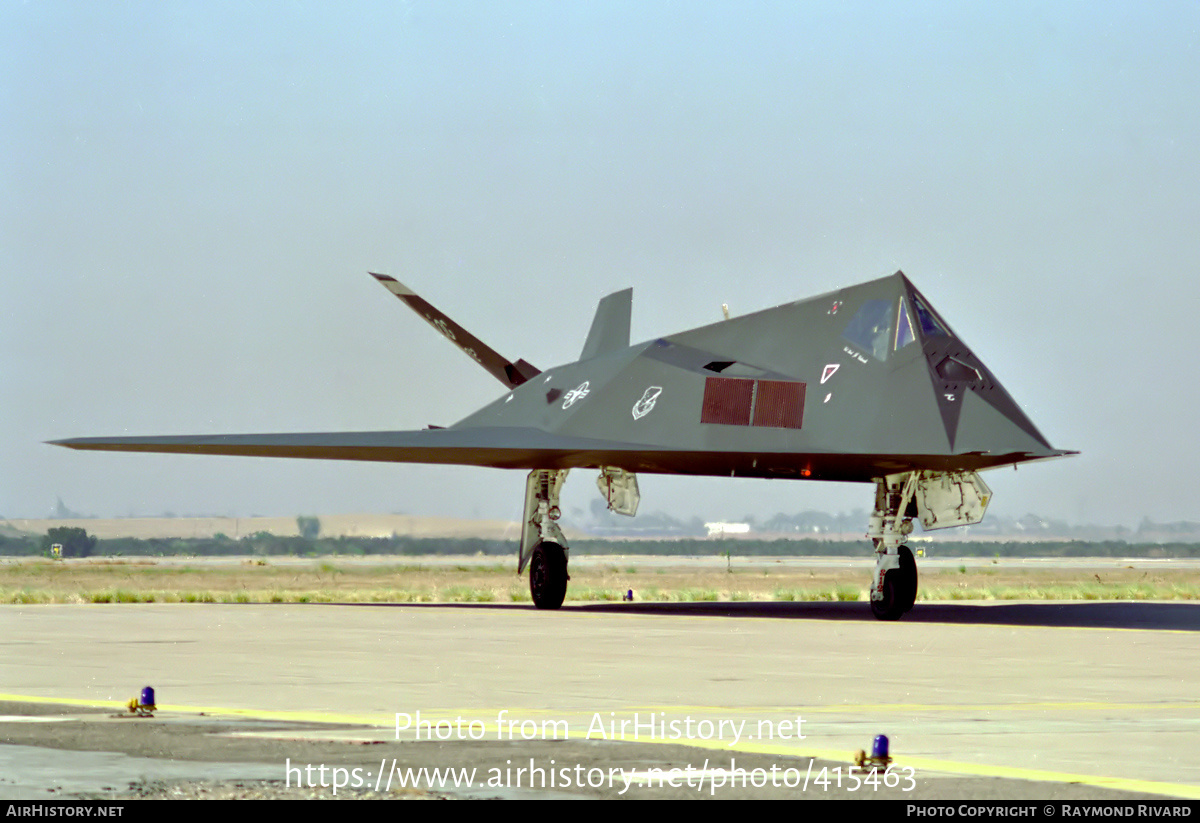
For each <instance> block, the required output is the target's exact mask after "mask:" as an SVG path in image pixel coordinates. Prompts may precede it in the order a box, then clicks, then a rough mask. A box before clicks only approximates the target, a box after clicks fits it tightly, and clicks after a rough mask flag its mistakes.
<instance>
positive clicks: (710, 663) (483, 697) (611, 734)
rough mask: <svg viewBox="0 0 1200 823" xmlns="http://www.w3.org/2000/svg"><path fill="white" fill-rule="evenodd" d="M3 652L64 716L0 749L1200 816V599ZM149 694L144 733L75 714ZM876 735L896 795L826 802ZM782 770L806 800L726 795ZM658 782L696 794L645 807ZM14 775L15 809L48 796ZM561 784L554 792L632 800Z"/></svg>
mask: <svg viewBox="0 0 1200 823" xmlns="http://www.w3.org/2000/svg"><path fill="white" fill-rule="evenodd" d="M0 648H2V649H3V652H2V654H3V660H4V664H3V666H2V667H0V701H11V704H10V705H7V706H6V707H4V711H3V713H4V714H9V715H12V714H30V713H42V714H50V715H53V714H55V713H58V714H64V713H65V714H64V716H65V717H68V718H74V719H67V720H63V721H61V722H40V723H32V722H27V721H26V720H21V719H17V718H12V717H0V742H3V743H10V744H21V745H34V746H54V747H62V748H67V749H78V750H83V749H87V750H99V751H123V752H126V753H128V754H132V755H138V756H143V757H145V756H150V757H155V758H158V759H159V760H164V759H168V760H169V759H174V760H181V759H204V760H225V761H230V762H243V763H244V762H247V761H254V762H256V763H258V764H259V766H262V767H263V768H265V769H266V770H267V771H268V772H269V771H270V769H271V768H275V769H276V770H277V774H278V778H277V779H283V777H284V771H285V763H287V762H289V761H290V763H291V764H292V765H296V763H298V762H303V763H313V764H319V763H323V764H327V765H330V766H331V767H332V766H335V765H336V766H343V767H345V768H347V769H349V768H350V766H351V765H353V764H356V763H357V764H360V765H362V764H365V765H363V768H364V769H368V767H369V769H368V770H369V771H370V772H371V773H372V774H374V773H376V772H382V771H383V768H385V767H387V768H390V765H389V766H385V761H387V758H392V757H394V756H400V757H401V759H403V760H404V762H405V763H407V764H408V765H409V766H413V767H420V766H422V765H427V766H429V767H433V766H452V767H455V768H457V767H459V766H467V765H471V764H474V765H476V766H478V767H479V768H480V777H482V776H484V775H485V774H486V772H485V771H484V770H485V769H488V768H501V769H503V768H505V767H508V768H510V769H511V768H517V767H518V766H521V765H526V766H532V767H533V768H535V769H536V768H544V769H566V768H569V769H574V772H573V773H572V774H571V775H563V776H564V777H570V778H571V779H572V781H575V782H578V781H579V780H580V778H581V775H584V773H585V772H586V770H587V769H609V770H611V769H613V768H618V769H624V770H627V771H626V772H625V773H626V774H635V775H638V777H635V783H634V784H633V789H632V791H628V792H627V793H626V794H624V795H623V796H644V797H645V796H650V797H656V796H673V795H672V794H671V793H672V792H678V793H681V794H680V796H689V792H690V795H691V796H700V795H701V794H702V795H703V796H708V795H709V794H710V793H713V794H717V795H718V796H725V797H735V796H746V797H767V796H799V795H801V794H802V795H803V796H808V797H814V798H821V797H832V796H838V797H847V796H855V795H856V794H857V795H858V796H862V794H864V793H869V794H872V795H873V796H888V797H924V798H949V799H965V798H966V797H968V796H969V797H997V798H998V797H1029V798H1049V797H1051V796H1052V795H1053V796H1054V797H1068V796H1069V797H1077V798H1101V797H1114V796H1117V795H1113V794H1110V792H1111V791H1120V792H1133V793H1136V794H1139V795H1166V796H1173V797H1189V798H1193V799H1195V798H1200V746H1197V745H1196V741H1197V740H1200V693H1198V692H1197V688H1196V684H1197V679H1196V673H1197V672H1200V605H1196V604H1190V603H1128V602H1123V603H1072V604H1047V603H1028V604H1025V603H1004V604H979V603H920V604H918V606H917V608H916V609H915V610H914V611H913V612H912V613H911V615H909V617H908V618H906V619H905V620H903V621H900V622H897V623H883V622H878V621H876V620H874V619H873V618H872V617H871V615H870V611H869V609H868V608H867V607H866V605H865V604H862V603H770V604H755V603H723V604H605V605H588V606H567V607H565V608H563V609H562V610H561V611H559V612H549V613H548V612H538V611H536V610H535V609H533V608H531V607H529V606H527V605H520V606H494V605H478V606H476V605H448V606H428V605H408V604H406V605H294V604H286V605H285V604H280V605H215V604H187V605H184V604H170V605H166V604H164V605H158V604H154V605H141V604H123V605H87V606H84V605H79V606H51V605H39V606H29V607H24V606H3V607H0ZM147 684H149V685H152V686H153V687H154V688H155V689H156V692H157V699H158V703H159V706H160V711H159V712H158V715H157V717H156V718H155V719H154V720H114V719H111V718H110V717H109V715H110V714H111V713H112V711H111V708H110V709H109V710H107V711H105V712H95V711H92V710H90V709H89V707H94V706H101V705H102V706H108V707H116V706H117V705H118V704H120V703H124V702H125V701H127V700H128V699H129V698H130V697H133V696H134V695H135V694H137V692H138V690H139V689H140V688H141V687H142V686H144V685H147ZM48 701H65V702H66V703H67V706H66V708H61V709H60V708H57V707H54V706H51V705H50V704H49V702H48ZM201 712H204V713H206V715H204V716H203V717H201V715H200V713H201ZM418 712H419V718H418ZM397 714H399V715H400V716H401V717H400V719H399V721H397ZM228 717H234V718H237V719H235V720H234V721H232V722H231V721H227V720H220V724H224V725H220V724H218V719H219V718H228ZM421 721H424V722H425V723H427V724H429V725H422V726H418V723H419V722H421ZM139 724H145V725H139ZM150 724H154V728H155V729H156V731H154V732H150V731H148V730H149V729H151V725H150ZM214 724H216V725H214ZM313 724H319V725H313ZM332 724H336V725H332ZM398 724H399V725H400V726H404V727H405V728H403V729H402V730H401V731H400V735H399V736H400V738H401V742H400V743H397V742H396V736H397V732H396V729H397V725H398ZM418 728H420V729H421V730H422V731H421V732H416V731H415V730H416V729H418ZM189 729H190V730H191V731H189ZM232 732H242V733H245V732H250V733H252V735H251V736H250V737H247V736H245V735H243V736H241V737H230V736H229V735H230V733H232ZM176 733H178V734H179V735H180V737H178V738H177V739H176V738H172V740H175V741H176V742H175V743H173V744H172V746H165V745H163V744H162V742H161V739H159V738H154V740H158V742H157V743H154V742H153V741H152V740H151V738H153V736H154V735H159V734H176ZM881 733H882V734H887V735H888V736H889V737H890V739H891V748H892V754H893V756H894V757H895V760H896V763H895V767H896V770H897V771H896V773H897V774H899V775H900V776H901V778H902V780H900V781H898V785H895V786H891V787H882V786H881V787H879V788H876V789H871V788H869V787H865V786H859V787H856V788H855V789H853V790H850V789H849V786H848V784H847V785H843V786H842V787H841V789H839V790H836V791H835V790H834V788H835V787H834V786H833V785H832V782H831V781H832V778H833V776H834V772H833V769H836V768H841V769H842V770H843V771H842V772H841V773H840V774H839V777H843V776H844V775H846V774H847V773H848V772H846V771H845V770H846V769H847V767H848V765H849V761H850V759H851V757H852V753H853V752H854V751H855V750H857V749H869V748H870V745H871V740H872V738H873V737H874V736H875V735H877V734H881ZM187 734H191V735H192V736H191V737H186V735H187ZM417 734H420V736H421V737H422V739H424V738H428V737H434V738H442V740H440V741H439V740H435V741H434V742H429V743H425V742H422V743H419V744H414V743H412V742H410V741H412V740H413V739H414V736H416V735H417ZM476 736H478V738H479V739H473V738H475V737H476ZM564 738H565V739H564ZM614 738H616V739H614ZM622 738H623V742H622ZM635 738H636V739H635ZM164 739H165V738H164ZM247 740H253V741H254V747H253V748H252V749H251V748H242V749H239V748H238V746H241V745H243V743H244V742H245V741H247ZM344 740H356V741H363V740H371V741H377V742H378V745H377V746H375V747H363V746H353V747H350V746H348V745H347V744H346V743H345V742H337V741H344ZM186 741H190V742H186ZM246 745H248V744H246ZM156 746H157V748H156ZM314 746H315V747H316V748H314ZM106 747H107V748H106ZM173 747H174V748H173ZM684 747H686V748H684ZM5 748H6V747H3V746H0V750H3V749H5ZM381 753H383V754H382V756H381ZM397 753H398V754H397ZM312 758H317V759H312ZM813 758H817V760H815V761H813V760H812V759H813ZM531 760H532V761H534V762H533V763H530V762H529V761H531ZM705 761H707V765H706V766H705V767H704V769H706V770H707V771H705V772H704V773H706V774H708V775H709V777H708V781H709V782H708V783H707V784H704V783H703V781H704V778H703V777H702V776H701V774H702V764H704V763H705ZM0 762H3V761H2V760H0ZM9 762H12V761H11V760H10V761H9ZM17 762H18V763H20V762H26V763H28V762H29V761H28V760H27V759H26V760H24V761H22V759H21V758H17ZM59 762H60V763H61V762H64V761H61V760H60V761H59ZM506 762H507V766H506ZM551 763H553V764H554V765H553V767H552V766H551V765H550V764H551ZM372 764H373V765H372ZM772 764H774V765H775V767H776V772H775V775H776V776H786V777H787V778H788V779H789V780H791V781H792V782H793V783H795V782H796V781H797V780H798V776H800V775H803V776H804V777H805V779H806V787H805V788H803V789H802V788H800V787H799V786H797V785H791V784H789V785H783V786H782V787H781V786H779V785H776V786H770V785H768V786H765V787H755V786H742V787H741V789H740V790H739V791H734V790H733V789H732V788H731V789H726V788H725V785H724V781H725V780H727V779H729V778H736V777H737V775H738V771H737V770H738V769H739V768H746V769H749V768H760V769H762V770H763V774H764V775H765V774H768V773H769V771H770V768H771V765H772ZM810 764H813V765H812V766H811V767H810ZM576 766H580V767H581V768H583V769H584V772H581V771H579V770H578V769H575V767H576ZM656 766H657V767H661V768H671V767H676V768H679V769H685V768H687V767H690V769H691V771H688V772H686V774H687V775H688V777H689V778H692V777H695V778H696V779H697V780H700V782H701V783H702V785H701V786H700V787H699V788H690V787H689V788H680V787H678V786H676V787H669V786H657V787H656V786H655V785H654V784H653V780H650V782H649V783H647V782H646V779H645V778H646V775H648V774H651V775H652V774H653V773H652V770H653V768H654V767H656ZM11 768H16V769H17V770H18V772H19V773H18V774H17V775H16V777H13V778H12V779H9V778H5V780H0V793H3V792H4V791H8V793H9V796H18V797H24V796H26V795H25V794H23V792H27V791H29V787H30V786H36V785H38V783H39V781H43V782H44V780H45V779H48V778H43V777H39V776H38V775H39V774H41V773H35V772H34V771H33V766H32V765H29V766H28V767H26V766H15V767H11ZM247 768H248V767H247ZM255 768H258V766H256V767H255ZM788 769H792V770H793V771H792V772H788V771H787V770H788ZM822 769H824V770H825V776H826V779H827V781H830V782H827V783H826V784H825V786H824V787H821V786H820V785H818V784H814V783H813V782H812V779H813V778H814V777H819V776H820V774H821V770H822ZM22 770H24V771H23V772H22ZM6 771H7V770H6ZM364 773H365V772H364ZM246 774H247V776H250V771H249V770H247V772H246ZM347 774H349V772H347ZM257 775H258V772H255V773H254V776H257ZM909 775H911V781H910V779H909V777H908V776H909ZM17 778H19V779H17ZM501 779H502V780H503V779H507V780H508V783H507V784H506V785H507V786H508V787H512V785H513V784H512V775H511V774H510V775H508V777H507V778H501ZM544 779H545V778H544V777H543V780H544ZM780 779H782V777H780ZM637 780H641V781H642V782H640V783H638V782H637ZM718 781H720V782H721V783H722V785H721V786H720V787H717V786H716V783H717V782H718ZM1028 781H1038V782H1028ZM110 782H111V781H110ZM575 782H572V783H571V785H569V786H567V787H565V788H564V787H563V786H562V785H560V784H556V786H555V790H556V791H560V790H561V791H565V793H566V794H568V795H582V796H621V795H622V793H621V792H620V791H619V790H620V788H621V786H622V784H621V783H620V782H618V783H617V784H616V786H615V788H613V787H611V786H610V787H608V788H604V787H600V788H597V787H594V786H592V787H589V786H584V787H580V786H577V785H575ZM843 782H845V781H843ZM6 784H7V786H8V788H7V789H5V786H6ZM18 785H19V786H21V787H22V788H20V789H14V788H12V787H13V786H18ZM625 785H626V788H627V789H628V788H629V785H630V784H628V783H626V784H625ZM718 788H719V790H718ZM883 788H889V789H890V791H886V792H885V791H882V789H883ZM639 792H640V794H639ZM560 793H561V792H560ZM507 796H511V795H507Z"/></svg>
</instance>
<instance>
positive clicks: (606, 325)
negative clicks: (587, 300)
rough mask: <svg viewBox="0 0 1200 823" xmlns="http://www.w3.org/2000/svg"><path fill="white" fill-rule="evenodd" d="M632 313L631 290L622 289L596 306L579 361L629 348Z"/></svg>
mask: <svg viewBox="0 0 1200 823" xmlns="http://www.w3.org/2000/svg"><path fill="white" fill-rule="evenodd" d="M632 313H633V289H622V290H621V291H616V292H613V293H612V294H610V295H609V296H608V297H605V298H604V299H603V300H601V301H600V305H598V306H596V317H595V318H594V319H593V320H592V328H591V331H589V332H588V336H587V342H586V343H584V344H583V353H582V354H581V355H579V359H580V360H590V359H592V358H593V357H599V356H600V355H602V354H607V353H608V352H610V351H619V350H621V349H627V348H629V318H630V315H631V314H632Z"/></svg>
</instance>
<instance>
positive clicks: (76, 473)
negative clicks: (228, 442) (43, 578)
mask: <svg viewBox="0 0 1200 823" xmlns="http://www.w3.org/2000/svg"><path fill="white" fill-rule="evenodd" d="M1198 26H1200V5H1197V4H1195V3H1193V2H1179V3H1169V2H1163V3H1132V2H1126V3H1095V2H1087V3H1083V2H1079V3H1045V2H1026V3H1003V4H995V5H994V7H991V8H988V7H980V4H966V3H945V4H942V3H904V4H894V5H893V4H879V3H861V4H860V3H846V2H831V3H827V4H822V3H815V2H814V3H790V2H784V3H743V2H739V3H699V2H679V3H654V2H637V3H614V2H595V3H570V2H547V3H532V2H519V3H491V2H489V3H483V2H480V3H456V2H433V3H410V4H403V5H402V4H398V3H390V2H389V3H379V4H366V3H349V4H347V3H338V4H333V3H330V4H314V3H276V2H270V3H247V2H229V3H217V2H202V3H201V2H194V3H192V2H162V1H161V0H156V1H155V2H146V3H117V2H112V3H91V2H79V3H68V2H27V3H18V2H6V3H4V4H2V5H0V141H2V146H0V171H2V174H0V210H2V211H0V278H2V279H0V284H2V291H0V306H2V307H3V318H4V322H3V323H2V324H0V386H2V391H3V395H2V397H3V399H2V400H0V404H2V405H0V467H2V468H0V471H2V477H3V482H2V484H0V515H3V516H8V517H19V516H42V515H45V514H46V513H47V512H48V511H49V510H50V508H51V507H52V506H53V505H54V502H55V498H56V497H57V496H59V495H61V496H62V498H63V499H64V500H65V501H66V502H67V503H68V505H70V506H71V507H73V508H75V509H78V510H81V511H84V512H89V513H93V514H101V515H123V514H131V513H145V514H150V513H159V512H162V511H167V510H169V511H174V512H177V513H237V514H243V515H245V514H251V513H262V514H293V513H306V512H344V511H369V510H379V511H406V512H409V513H416V514H436V515H454V514H458V515H465V516H468V517H470V516H479V517H505V518H515V517H517V516H518V515H519V512H520V505H521V489H522V484H523V477H522V475H521V474H520V473H519V472H500V471H494V470H487V469H473V468H433V467H422V466H406V465H356V464H350V463H346V464H339V463H322V462H317V461H288V460H280V461H272V460H251V459H242V458H217V457H190V456H152V455H107V454H100V453H81V452H70V451H66V450H62V449H57V448H53V447H50V446H46V445H43V444H42V441H45V440H49V439H55V438H63V437H73V436H86V435H117V434H125V433H128V434H186V433H200V432H205V433H219V432H255V431H325V430H354V429H388V428H396V429H409V428H420V427H423V426H425V425H427V424H429V423H438V424H448V423H452V422H454V421H456V420H458V419H459V418H461V417H463V416H465V415H466V414H467V413H468V412H469V411H471V410H473V409H474V408H475V407H477V406H479V405H481V404H483V403H484V402H486V401H488V400H490V399H492V398H494V397H497V396H499V394H500V393H501V391H502V388H501V387H500V385H499V384H498V383H496V382H495V381H494V380H493V379H492V378H490V377H489V376H488V375H487V374H486V373H484V372H483V371H482V370H480V369H478V367H476V366H475V365H474V364H472V363H471V362H470V361H469V360H467V358H465V357H464V356H463V355H462V354H461V353H460V352H458V351H457V350H456V349H454V348H453V347H451V346H450V345H448V344H447V343H446V342H445V341H444V340H442V339H441V338H439V337H438V336H437V335H436V334H435V333H434V332H433V331H432V330H431V329H430V328H429V327H428V326H427V325H426V324H425V323H423V322H421V321H420V320H419V319H418V318H417V317H416V316H414V315H412V313H411V312H409V311H408V310H407V309H405V308H404V307H403V306H402V305H401V304H400V303H399V302H398V301H396V300H395V299H394V298H392V297H391V296H390V295H388V294H387V292H385V291H384V290H383V289H381V288H380V287H379V286H378V285H377V284H376V283H375V282H374V281H373V280H372V279H371V278H369V277H368V276H367V274H366V272H367V270H368V269H375V270H382V271H386V272H389V273H391V274H393V275H394V276H396V277H398V278H400V279H401V280H404V281H405V282H407V283H409V285H411V286H413V287H414V288H415V289H416V290H417V291H418V292H419V293H421V294H423V295H424V296H426V297H427V298H428V299H429V300H431V301H432V302H433V303H434V304H435V305H438V306H439V307H441V308H443V309H444V310H446V311H447V312H449V313H450V314H451V315H453V316H454V317H455V318H456V319H458V320H460V321H461V322H462V323H463V324H464V325H466V326H467V327H468V328H470V329H471V330H472V331H474V332H475V333H476V334H477V335H478V336H479V337H481V338H482V339H484V340H486V341H488V342H489V343H491V345H493V346H494V347H495V348H497V349H498V350H499V351H501V352H502V353H504V354H506V355H508V356H510V357H514V358H515V357H518V356H520V357H525V358H526V359H528V360H530V361H531V362H533V363H535V364H537V365H539V366H541V367H543V368H545V367H548V366H551V365H554V364H557V363H561V362H564V361H568V360H572V359H574V358H575V356H577V354H578V352H579V349H580V347H581V346H582V343H583V339H584V336H585V335H586V332H587V327H588V323H589V322H590V319H591V315H592V312H593V310H594V307H595V304H596V301H597V300H598V299H599V298H600V297H602V296H603V295H604V294H606V293H608V292H609V291H612V290H614V289H617V288H622V287H625V286H633V287H634V317H633V336H634V338H635V339H638V340H640V339H646V338H649V337H653V336H656V335H660V334H665V333H669V332H673V331H679V330H682V329H684V328H690V327H693V326H696V325H701V324H704V323H708V322H712V321H714V320H716V319H718V318H719V316H720V305H721V303H722V302H727V303H728V304H729V305H730V308H731V310H732V311H733V312H734V313H737V314H740V313H744V312H747V311H750V310H753V309H759V308H764V307H767V306H771V305H775V304H778V303H782V302H785V301H790V300H794V299H797V298H801V297H805V296H809V295H813V294H817V293H820V292H823V291H827V290H830V289H833V288H837V287H839V286H842V285H847V284H851V283H856V282H860V281H863V280H868V279H873V278H875V277H879V276H882V275H884V274H889V273H891V272H893V271H895V270H896V269H903V270H904V271H905V272H906V273H907V274H908V275H909V276H910V277H911V278H912V280H913V281H914V282H915V283H916V284H917V286H918V287H919V288H920V289H921V290H922V291H923V292H924V293H925V294H926V295H927V296H928V297H929V299H930V300H931V301H932V302H933V303H934V305H935V306H936V307H937V308H938V309H939V310H940V311H941V313H942V314H943V315H945V316H946V318H947V319H948V320H949V322H950V323H951V324H952V325H953V326H954V328H955V330H956V331H957V332H958V333H959V334H960V335H961V336H962V337H963V339H964V340H965V341H966V342H967V343H968V345H970V346H971V347H972V348H973V349H974V350H975V351H976V352H977V353H978V354H979V355H980V357H981V358H982V359H983V361H984V362H985V363H987V364H988V366H989V367H990V368H991V369H992V370H993V371H994V372H995V373H996V374H997V376H998V377H999V378H1000V380H1001V381H1003V382H1004V384H1005V385H1006V386H1007V388H1008V389H1009V391H1010V392H1011V393H1012V394H1013V396H1014V397H1015V398H1016V399H1017V401H1018V402H1019V403H1021V404H1022V406H1023V407H1024V408H1025V410H1026V411H1027V413H1028V414H1029V416H1030V417H1031V418H1032V419H1033V421H1034V422H1035V423H1036V424H1037V425H1038V426H1039V427H1040V428H1041V430H1042V431H1043V433H1044V434H1045V435H1046V436H1047V437H1048V438H1049V439H1050V441H1051V443H1053V444H1054V445H1055V446H1058V447H1061V448H1072V449H1079V450H1081V451H1082V452H1083V454H1082V456H1080V457H1076V458H1073V459H1070V460H1063V461H1058V462H1056V463H1049V464H1045V465H1033V466H1028V467H1026V468H1024V469H1022V470H1021V471H1020V472H1017V473H1014V472H1012V471H1011V470H1008V471H1002V472H995V473H989V474H988V476H987V477H988V480H989V482H990V483H991V484H992V487H993V490H994V491H995V492H996V495H997V496H996V502H995V511H1001V512H1004V513H1007V514H1016V515H1019V514H1023V513H1024V512H1026V511H1036V512H1039V513H1041V514H1045V515H1049V516H1054V517H1062V518H1065V519H1068V520H1070V521H1074V522H1080V521H1093V522H1101V523H1128V524H1132V523H1135V522H1136V521H1137V519H1138V518H1140V517H1141V516H1143V515H1149V516H1151V517H1154V518H1158V519H1193V520H1196V519H1200V497H1198V495H1197V487H1196V483H1195V479H1194V478H1195V468H1196V462H1197V461H1196V458H1197V455H1198V453H1200V448H1198V445H1197V443H1198V435H1197V429H1198V426H1197V422H1196V420H1197V413H1198V409H1200V381H1198V380H1197V376H1198V369H1197V366H1196V364H1195V362H1194V360H1193V356H1194V350H1195V348H1196V338H1197V334H1198V328H1197V320H1196V318H1197V316H1200V265H1198V264H1200V230H1198V225H1197V217H1198V216H1200V208H1198V206H1200V105H1197V101H1200V47H1198V45H1197V38H1198ZM580 475H582V476H580ZM642 491H643V498H644V502H643V506H644V510H647V511H655V510H662V511H665V512H668V513H671V514H673V515H676V516H680V517H688V516H692V515H696V514H698V515H701V516H703V517H705V518H737V517H740V516H742V515H744V514H747V513H751V514H758V515H766V514H770V513H773V512H775V511H779V510H784V511H795V510H801V509H807V508H830V509H833V510H849V509H852V508H856V507H863V508H866V507H868V506H869V504H870V502H871V490H870V488H869V487H867V486H857V485H837V484H816V483H814V484H806V483H789V482H784V481H773V482H768V481H732V482H731V481H723V480H717V479H664V478H653V477H643V478H642ZM594 495H595V489H594V485H593V478H592V476H591V473H590V472H588V473H586V474H584V473H577V474H576V475H573V476H572V479H571V480H570V481H569V482H568V485H567V499H566V507H567V512H568V517H570V515H571V510H572V509H576V508H578V509H585V508H586V507H587V506H588V504H589V503H590V500H591V498H592V497H593V496H594Z"/></svg>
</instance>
